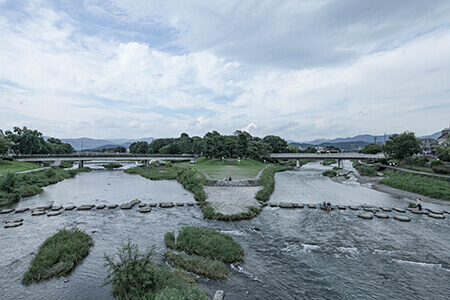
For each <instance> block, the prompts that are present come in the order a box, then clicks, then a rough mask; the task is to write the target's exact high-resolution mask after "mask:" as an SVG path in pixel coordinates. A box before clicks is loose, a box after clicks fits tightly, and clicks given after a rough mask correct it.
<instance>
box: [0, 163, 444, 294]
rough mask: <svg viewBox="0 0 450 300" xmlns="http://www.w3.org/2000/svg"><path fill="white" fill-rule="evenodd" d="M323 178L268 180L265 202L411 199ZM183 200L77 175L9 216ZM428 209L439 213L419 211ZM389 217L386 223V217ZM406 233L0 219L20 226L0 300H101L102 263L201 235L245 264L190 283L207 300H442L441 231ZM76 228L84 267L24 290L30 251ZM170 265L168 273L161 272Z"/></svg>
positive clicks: (175, 187)
mask: <svg viewBox="0 0 450 300" xmlns="http://www.w3.org/2000/svg"><path fill="white" fill-rule="evenodd" d="M328 168H329V167H325V166H321V165H320V164H318V163H311V164H307V165H306V166H303V167H302V169H301V170H300V171H288V172H283V173H278V174H276V175H275V181H276V185H275V191H274V193H273V195H272V197H271V200H270V201H271V202H300V203H319V202H322V201H324V200H325V201H331V202H332V203H333V204H343V205H360V204H364V203H366V204H371V205H374V206H387V207H405V206H407V203H408V202H409V201H411V199H407V198H401V197H395V196H391V195H389V194H385V193H382V192H378V191H375V190H372V189H370V188H368V187H365V186H361V185H360V184H358V183H357V182H354V181H352V180H350V181H348V182H347V183H336V182H333V181H332V180H330V179H329V178H326V177H323V176H322V175H321V173H322V171H323V170H325V169H328ZM136 198H137V199H140V200H142V201H143V202H147V203H150V202H163V201H173V202H189V201H194V199H193V196H192V194H191V193H189V192H187V191H185V190H184V189H183V188H182V186H181V185H180V184H179V183H178V182H176V181H149V180H147V179H145V178H142V177H140V176H138V175H130V174H125V173H123V172H121V171H93V172H90V173H81V174H78V175H77V176H76V177H75V178H71V179H67V180H64V181H63V182H60V183H58V184H56V185H52V186H49V187H46V188H44V192H43V193H41V194H40V195H37V196H34V197H30V198H28V199H26V200H24V201H22V202H20V203H18V204H16V207H17V208H19V207H35V206H39V205H41V204H48V203H51V202H52V201H53V202H54V203H55V204H59V205H63V206H66V205H69V204H75V205H81V204H91V203H92V204H96V205H97V204H121V203H125V202H128V201H131V200H133V199H136ZM424 204H425V207H428V205H430V207H431V206H433V208H437V209H448V206H446V207H443V206H439V205H437V204H428V203H424ZM389 214H390V215H391V216H393V215H395V213H389ZM406 214H407V215H408V216H409V217H410V218H411V222H408V223H403V222H399V221H396V220H393V219H392V218H390V219H387V220H384V219H373V220H362V219H360V218H357V212H355V211H351V210H345V211H341V210H335V211H332V212H325V211H322V210H317V209H308V208H304V209H292V210H289V209H281V208H270V207H266V208H264V209H263V211H262V212H261V214H260V215H259V216H258V217H256V218H254V219H252V220H245V221H237V222H223V221H212V220H205V219H203V215H202V213H201V211H200V209H199V207H198V206H193V207H190V206H183V207H174V208H169V209H164V208H155V209H153V210H152V212H151V213H149V214H140V213H139V212H137V208H136V209H132V210H120V209H113V210H108V209H104V210H96V209H94V210H91V211H76V210H75V211H65V212H63V213H62V214H61V215H60V216H57V217H46V216H34V217H32V216H31V215H30V213H29V212H25V213H20V214H8V215H0V221H1V222H2V223H4V221H5V220H6V219H10V218H14V217H20V218H23V219H24V225H23V226H20V227H17V228H10V229H4V228H0V245H1V248H0V286H1V287H2V295H1V297H0V298H1V299H112V298H113V297H112V295H111V294H110V292H111V287H110V286H109V285H105V286H102V284H103V283H104V279H105V277H106V274H107V270H106V269H105V268H104V267H103V255H104V253H108V254H112V253H114V252H115V250H116V249H117V247H119V246H120V244H121V243H122V242H127V241H131V242H133V243H136V244H138V245H139V247H140V249H141V250H145V249H146V248H147V247H150V246H152V245H155V257H154V259H155V260H156V261H158V262H160V263H169V262H167V261H166V260H165V259H164V257H163V252H164V251H165V249H166V248H165V245H164V240H163V237H164V234H165V233H166V232H167V231H177V230H178V229H180V228H181V227H183V226H202V227H208V228H213V229H217V230H221V231H223V232H224V233H227V234H230V235H231V236H232V237H233V238H234V239H236V240H237V241H238V242H239V243H241V244H242V246H243V248H244V250H245V252H246V256H245V262H243V263H240V264H237V265H233V266H231V273H230V276H229V278H228V279H227V280H225V281H218V280H212V279H205V278H199V283H200V285H201V287H203V288H204V289H206V290H208V291H209V292H210V294H212V293H213V292H214V291H215V290H216V289H223V290H224V291H225V292H226V298H225V299H226V300H228V299H361V298H364V299H423V298H428V299H447V298H448V295H449V294H450V286H449V284H448V282H449V280H450V253H449V251H448V249H450V223H449V217H450V216H449V215H447V218H446V219H444V220H435V219H432V218H429V217H427V216H423V215H412V214H410V213H409V212H407V213H406ZM71 227H77V228H80V229H82V230H85V231H86V232H87V233H89V234H90V235H91V236H92V237H93V239H94V243H95V245H94V247H92V248H91V252H90V254H89V255H88V256H87V257H86V259H85V260H84V261H83V262H82V263H81V264H80V265H78V266H77V267H76V269H75V270H74V271H73V272H72V274H71V275H70V276H68V277H67V278H66V279H68V280H69V281H68V282H65V280H64V279H65V278H54V279H51V280H48V281H44V282H41V283H38V284H32V285H30V286H23V285H22V284H21V279H22V276H23V274H24V272H25V271H26V269H27V268H28V266H29V264H30V262H31V260H32V258H33V256H34V254H35V252H36V251H37V248H38V247H39V246H40V244H41V243H42V242H43V241H44V240H45V239H46V238H47V237H49V236H51V235H53V234H54V233H56V232H57V231H58V230H60V229H62V228H71ZM169 264H170V263H169Z"/></svg>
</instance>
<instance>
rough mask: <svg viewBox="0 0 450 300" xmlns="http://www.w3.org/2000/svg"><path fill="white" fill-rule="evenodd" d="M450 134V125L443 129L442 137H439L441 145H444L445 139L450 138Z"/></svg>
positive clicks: (438, 140)
mask: <svg viewBox="0 0 450 300" xmlns="http://www.w3.org/2000/svg"><path fill="white" fill-rule="evenodd" d="M449 134H450V126H449V127H448V128H445V129H444V130H442V134H441V136H440V137H438V138H437V142H438V144H439V145H442V144H443V143H444V141H445V140H447V139H448V135H449Z"/></svg>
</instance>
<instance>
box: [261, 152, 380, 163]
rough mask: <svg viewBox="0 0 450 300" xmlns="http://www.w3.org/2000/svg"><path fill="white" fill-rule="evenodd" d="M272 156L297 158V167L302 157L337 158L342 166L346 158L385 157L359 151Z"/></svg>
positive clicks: (275, 156) (279, 154) (272, 156)
mask: <svg viewBox="0 0 450 300" xmlns="http://www.w3.org/2000/svg"><path fill="white" fill-rule="evenodd" d="M269 156H270V158H274V159H296V160H297V167H300V162H299V160H300V159H336V160H337V161H338V166H341V163H342V160H344V159H380V158H385V157H386V156H385V155H384V154H381V153H379V154H364V153H358V152H342V153H271V154H270V155H269Z"/></svg>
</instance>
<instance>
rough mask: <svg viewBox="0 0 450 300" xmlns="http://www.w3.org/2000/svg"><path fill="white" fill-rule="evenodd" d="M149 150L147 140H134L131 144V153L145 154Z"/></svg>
mask: <svg viewBox="0 0 450 300" xmlns="http://www.w3.org/2000/svg"><path fill="white" fill-rule="evenodd" d="M147 151H148V143H147V142H145V141H140V142H134V143H132V144H131V145H130V153H139V154H144V153H147Z"/></svg>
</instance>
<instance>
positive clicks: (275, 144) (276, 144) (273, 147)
mask: <svg viewBox="0 0 450 300" xmlns="http://www.w3.org/2000/svg"><path fill="white" fill-rule="evenodd" d="M263 141H264V143H266V144H267V146H268V147H269V151H271V152H272V153H284V152H287V142H286V141H285V140H284V139H282V138H281V137H279V136H275V135H268V136H265V137H264V138H263Z"/></svg>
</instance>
